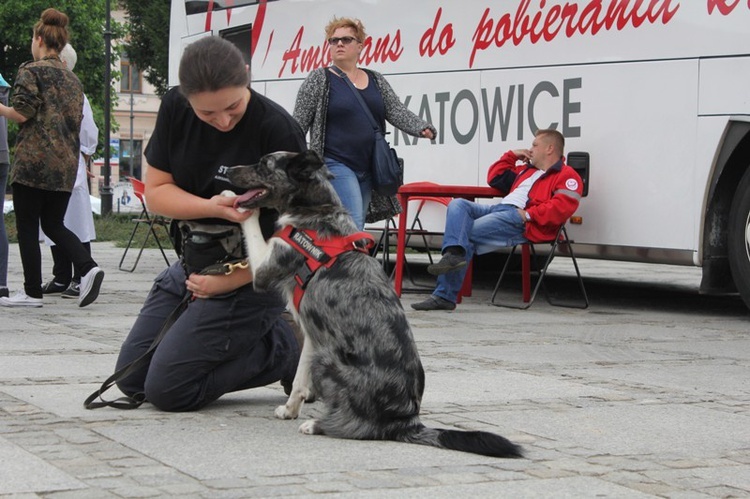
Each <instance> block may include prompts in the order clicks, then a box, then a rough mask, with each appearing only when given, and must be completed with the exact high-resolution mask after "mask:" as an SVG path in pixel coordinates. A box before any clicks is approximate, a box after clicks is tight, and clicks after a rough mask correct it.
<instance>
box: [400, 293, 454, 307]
mask: <svg viewBox="0 0 750 499" xmlns="http://www.w3.org/2000/svg"><path fill="white" fill-rule="evenodd" d="M411 308H413V309H414V310H455V309H456V304H455V303H453V302H451V301H448V300H446V299H445V298H440V297H439V296H435V295H432V296H430V297H429V298H427V299H426V300H425V301H421V302H419V303H412V304H411Z"/></svg>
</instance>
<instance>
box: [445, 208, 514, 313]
mask: <svg viewBox="0 0 750 499" xmlns="http://www.w3.org/2000/svg"><path fill="white" fill-rule="evenodd" d="M523 233H524V221H523V219H522V218H521V214H520V213H518V208H516V207H515V206H512V205H507V204H496V205H487V204H478V203H474V202H472V201H467V200H466V199H454V200H453V201H451V202H450V204H449V205H448V213H447V214H446V218H445V235H444V236H443V249H445V248H447V247H449V246H461V247H462V248H463V249H464V251H466V260H467V261H471V259H472V257H473V256H474V254H475V253H476V254H478V255H482V254H484V253H489V252H491V251H494V250H495V249H497V248H502V247H505V246H514V245H516V244H520V243H524V242H526V238H525V237H524V235H523ZM464 276H466V267H463V268H462V269H459V270H457V271H455V272H448V273H447V274H443V275H441V276H438V279H437V287H436V288H435V291H433V292H432V294H433V295H435V296H439V297H440V298H443V299H445V300H448V301H451V302H453V303H455V302H456V299H457V298H458V292H459V291H460V290H461V285H462V284H463V282H464Z"/></svg>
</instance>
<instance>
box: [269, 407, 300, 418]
mask: <svg viewBox="0 0 750 499" xmlns="http://www.w3.org/2000/svg"><path fill="white" fill-rule="evenodd" d="M273 415H274V416H276V417H277V418H278V419H297V416H298V415H299V411H298V412H296V413H293V412H292V411H290V410H289V409H288V408H287V406H285V405H280V406H278V407H277V408H276V410H275V411H274V412H273Z"/></svg>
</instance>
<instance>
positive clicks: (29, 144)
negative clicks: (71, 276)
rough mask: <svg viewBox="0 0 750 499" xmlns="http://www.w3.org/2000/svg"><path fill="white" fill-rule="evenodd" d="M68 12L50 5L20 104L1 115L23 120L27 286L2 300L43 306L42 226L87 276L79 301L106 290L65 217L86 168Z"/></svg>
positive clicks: (16, 186)
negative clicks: (63, 54)
mask: <svg viewBox="0 0 750 499" xmlns="http://www.w3.org/2000/svg"><path fill="white" fill-rule="evenodd" d="M67 26H68V16H66V15H65V14H63V13H62V12H60V11H58V10H56V9H51V8H50V9H46V10H45V11H44V12H42V15H41V18H40V19H39V21H37V22H36V24H35V25H34V31H33V37H32V40H31V53H32V55H33V57H34V60H33V61H31V62H27V63H24V64H23V65H21V67H20V68H19V70H18V75H17V77H16V81H15V84H14V85H13V93H12V98H11V104H12V107H8V106H5V105H2V104H0V116H4V117H6V118H8V119H11V120H13V121H15V122H16V123H18V124H19V131H18V137H17V139H16V150H15V157H14V160H13V164H12V167H11V173H10V184H11V186H12V188H13V205H14V211H15V213H16V229H17V230H18V245H19V249H20V252H21V263H22V264H23V277H24V289H23V291H19V292H18V293H17V294H16V295H15V296H11V297H7V298H6V297H2V298H0V305H1V306H4V307H41V306H42V304H43V302H42V256H41V250H40V248H39V225H40V223H41V227H42V230H43V231H44V233H45V234H47V236H49V238H50V239H51V240H52V241H54V242H55V244H57V245H58V246H59V247H60V249H62V250H63V251H65V253H66V254H67V255H68V256H69V257H70V259H71V261H72V262H73V265H75V266H76V268H77V269H78V271H79V272H80V275H81V286H80V295H79V297H78V306H79V307H85V306H86V305H89V304H90V303H92V302H93V301H94V300H95V299H96V298H97V296H98V295H99V288H100V287H101V283H102V280H103V279H104V271H102V270H101V269H100V268H99V267H98V266H97V265H96V262H95V261H94V260H93V259H92V258H91V255H89V253H88V252H87V251H86V249H85V248H84V246H83V244H81V241H80V240H79V239H78V238H77V237H76V235H75V234H74V233H73V232H71V231H70V230H69V229H67V228H66V227H65V224H64V223H63V218H64V216H65V211H66V210H67V208H68V201H69V200H70V194H71V192H72V191H73V186H74V184H75V180H76V172H77V170H78V151H79V148H80V141H79V132H80V129H81V120H82V117H83V86H82V85H81V82H80V81H79V80H78V78H77V77H76V76H75V75H74V74H73V73H72V72H71V71H70V70H68V69H66V68H65V65H64V64H63V62H62V61H61V60H60V51H61V50H62V49H63V47H65V45H66V44H67V43H68V28H67Z"/></svg>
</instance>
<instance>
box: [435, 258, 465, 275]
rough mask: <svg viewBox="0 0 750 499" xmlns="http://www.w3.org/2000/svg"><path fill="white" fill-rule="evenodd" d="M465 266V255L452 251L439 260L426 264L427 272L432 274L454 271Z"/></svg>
mask: <svg viewBox="0 0 750 499" xmlns="http://www.w3.org/2000/svg"><path fill="white" fill-rule="evenodd" d="M463 267H466V257H465V256H458V255H454V254H452V253H446V254H445V255H443V258H441V259H440V261H439V262H437V263H433V264H432V265H428V266H427V272H429V273H430V274H432V275H442V274H447V273H448V272H454V271H456V270H458V269H461V268H463Z"/></svg>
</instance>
